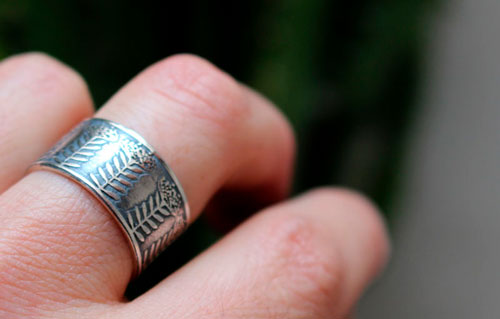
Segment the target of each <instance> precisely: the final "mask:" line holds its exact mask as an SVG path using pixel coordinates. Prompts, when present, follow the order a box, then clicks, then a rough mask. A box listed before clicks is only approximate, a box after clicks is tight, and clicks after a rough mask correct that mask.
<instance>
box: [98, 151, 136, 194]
mask: <svg viewBox="0 0 500 319" xmlns="http://www.w3.org/2000/svg"><path fill="white" fill-rule="evenodd" d="M97 173H98V174H94V173H91V174H90V178H91V179H92V182H93V183H94V184H95V186H96V187H97V188H98V189H99V190H100V191H101V192H103V193H104V194H106V195H108V196H109V197H111V198H112V199H114V200H118V199H119V198H120V196H119V194H125V193H126V192H127V191H126V189H127V188H128V187H130V186H131V185H132V181H134V180H137V179H138V175H140V174H142V173H144V169H143V168H142V167H141V166H140V163H139V162H138V161H137V160H136V159H134V157H133V156H130V154H127V153H126V152H125V151H124V150H120V151H119V153H118V154H117V155H115V156H114V157H113V158H112V159H111V160H110V161H109V162H107V163H106V164H104V166H103V167H99V168H97ZM117 193H119V194H117Z"/></svg>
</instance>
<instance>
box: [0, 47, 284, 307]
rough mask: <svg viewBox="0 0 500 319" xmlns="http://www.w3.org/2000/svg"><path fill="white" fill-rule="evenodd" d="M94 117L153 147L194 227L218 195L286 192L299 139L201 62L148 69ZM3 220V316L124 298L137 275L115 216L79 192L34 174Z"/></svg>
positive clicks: (2, 211) (9, 200) (8, 199)
mask: <svg viewBox="0 0 500 319" xmlns="http://www.w3.org/2000/svg"><path fill="white" fill-rule="evenodd" d="M98 116H99V117H102V118H107V119H110V120H113V121H116V122H119V123H121V124H123V125H125V126H127V127H129V128H131V129H134V130H136V131H137V132H139V133H140V134H141V135H143V136H144V137H145V138H146V140H148V141H149V142H150V143H151V144H152V145H153V146H154V147H155V148H156V150H157V151H158V153H159V154H160V156H161V157H162V158H163V159H164V160H166V162H167V163H169V165H170V166H171V167H172V169H173V170H174V172H175V173H176V175H177V177H178V178H179V180H180V182H181V184H182V185H183V187H184V189H185V191H186V194H187V197H188V199H189V202H190V205H191V208H192V218H196V216H197V215H199V213H200V211H201V209H202V208H203V207H204V206H205V204H206V203H207V201H208V200H209V199H210V198H211V197H212V195H213V194H214V193H215V192H216V191H217V190H219V189H220V188H221V187H230V188H237V189H245V190H248V191H249V193H252V194H256V196H266V197H271V198H274V199H278V198H280V197H282V196H283V195H284V194H285V192H286V189H287V187H288V181H289V174H290V167H291V162H292V152H293V138H292V135H291V132H290V129H289V127H288V124H287V123H286V121H285V120H284V119H283V117H282V116H281V115H280V113H279V112H278V111H277V110H276V109H275V108H274V107H272V106H271V105H270V104H269V103H268V102H267V101H265V100H264V99H263V98H261V97H259V96H258V95H257V94H255V93H253V92H251V91H250V90H248V89H245V88H243V87H242V86H241V85H239V84H238V83H237V82H235V81H234V80H232V79H231V78H230V77H229V76H227V75H226V74H224V73H222V72H221V71H219V70H217V69H216V68H214V67H213V66H212V65H210V64H209V63H207V62H205V61H204V60H202V59H199V58H196V57H192V56H176V57H172V58H169V59H166V60H165V61H163V62H160V63H158V64H156V65H154V66H152V67H151V68H149V69H148V70H146V71H145V72H143V73H142V74H141V75H139V76H138V77H137V78H135V79H134V80H133V81H131V82H130V83H129V84H128V85H127V86H126V87H125V88H123V89H122V90H121V91H120V92H119V93H118V94H117V95H116V96H115V97H113V98H112V99H111V100H110V101H109V102H108V103H107V104H106V105H105V106H104V107H103V109H102V110H101V111H100V112H99V113H98ZM40 185H43V187H40ZM255 190H259V191H255ZM0 218H2V219H3V223H2V226H1V228H0V231H1V232H2V236H1V237H2V238H1V240H0V284H3V287H6V288H5V289H3V291H1V292H0V294H1V296H0V312H1V311H2V310H3V311H11V312H12V311H16V310H15V309H26V308H28V309H34V310H33V311H38V310H39V309H42V308H43V309H49V308H51V307H54V308H57V307H60V305H61V303H62V304H64V303H65V302H67V301H68V302H69V301H71V302H72V303H78V301H79V300H80V301H89V300H90V301H99V302H112V301H118V300H120V299H121V298H122V296H123V292H124V290H125V287H126V285H127V283H128V281H129V279H130V275H131V273H132V267H133V260H132V255H131V252H130V250H129V247H128V246H127V243H126V241H125V238H124V237H123V235H122V234H121V232H120V229H119V226H118V225H117V224H116V223H115V222H114V220H113V219H112V217H111V216H110V214H108V213H107V212H106V211H105V210H104V208H103V207H102V206H101V205H100V204H99V203H98V202H97V201H96V200H95V199H94V198H92V197H91V196H90V195H89V194H88V193H87V192H85V191H84V190H83V189H82V188H80V187H79V186H78V185H76V184H75V183H73V182H71V181H69V180H67V179H65V178H63V177H60V176H58V175H55V174H53V173H50V172H34V173H31V174H29V175H28V176H26V177H25V178H24V179H23V180H22V181H21V182H20V183H18V184H16V185H15V186H13V187H11V188H10V189H9V190H8V191H7V192H5V193H4V194H3V195H2V196H1V197H0ZM20 292H22V294H20ZM19 296H22V297H21V298H20V297H19ZM41 305H44V306H43V307H41Z"/></svg>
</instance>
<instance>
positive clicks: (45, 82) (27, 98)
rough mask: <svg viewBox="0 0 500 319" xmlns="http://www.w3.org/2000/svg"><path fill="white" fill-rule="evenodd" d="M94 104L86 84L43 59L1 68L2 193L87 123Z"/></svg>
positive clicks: (9, 62)
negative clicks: (60, 140)
mask: <svg viewBox="0 0 500 319" xmlns="http://www.w3.org/2000/svg"><path fill="white" fill-rule="evenodd" d="M92 109H93V108H92V102H91V99H90V95H89V93H88V90H87V87H86V85H85V82H84V81H83V79H82V78H81V77H80V76H79V75H78V74H77V73H76V72H74V71H72V70H71V69H70V68H68V67H67V66H65V65H63V64H61V63H59V62H57V61H56V60H54V59H52V58H50V57H48V56H46V55H44V54H40V53H29V54H22V55H17V56H13V57H11V58H8V59H6V60H3V61H2V62H1V63H0V167H2V169H1V170H0V193H2V192H3V191H4V190H5V189H6V188H7V187H9V186H10V185H12V184H13V183H15V182H16V181H17V180H19V179H20V178H21V177H22V176H23V174H24V173H25V171H26V168H27V167H28V165H29V164H30V163H32V162H33V161H34V160H35V159H36V158H38V157H39V156H40V155H42V154H43V153H44V152H45V151H46V150H47V149H48V148H49V147H50V146H51V145H52V144H54V143H55V141H56V140H57V139H58V138H60V137H61V136H62V135H63V134H64V133H65V132H67V131H68V130H69V129H70V128H71V127H73V126H74V125H75V124H76V123H78V122H80V121H81V120H82V119H83V118H84V117H89V116H90V115H91V114H92V112H93V111H92Z"/></svg>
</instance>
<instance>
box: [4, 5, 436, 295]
mask: <svg viewBox="0 0 500 319" xmlns="http://www.w3.org/2000/svg"><path fill="white" fill-rule="evenodd" d="M435 2H436V1H435V0H394V1H390V0H386V1H382V0H378V1H377V0H360V1H355V2H354V1H348V0H309V1H305V0H288V1H283V0H281V1H280V0H275V1H264V0H256V1H248V2H246V1H229V0H226V1H200V0H198V1H142V2H140V1H117V0H108V1H97V0H85V1H83V0H76V1H55V0H46V1H36V0H2V1H1V2H0V57H2V58H3V57H5V56H8V55H11V54H15V53H19V52H23V51H33V50H36V51H43V52H47V53H48V54H50V55H52V56H55V57H56V58H58V59H60V60H62V61H63V62H65V63H67V64H68V65H70V66H71V67H73V68H75V69H76V70H77V71H79V72H80V73H81V74H82V75H83V77H84V78H85V79H86V80H87V82H88V84H89V87H90V90H91V92H92V95H93V97H94V100H95V103H96V105H101V104H102V103H104V102H105V101H106V99H108V98H109V97H110V96H111V95H112V94H113V93H114V92H115V91H116V90H117V89H119V88H120V87H121V86H122V85H123V84H124V83H125V82H127V81H128V80H129V79H131V78H132V77H133V76H134V75H135V74H137V73H138V72H140V71H141V70H142V69H143V68H145V67H147V66H148V65H150V64H151V63H153V62H155V61H158V60H160V59H162V58H164V57H166V56H169V55H171V54H175V53H180V52H191V53H195V54H197V55H200V56H202V57H204V58H206V59H208V60H210V61H212V62H213V63H215V64H216V65H217V66H219V67H220V68H222V69H224V70H225V71H227V72H228V73H230V74H231V75H233V76H234V77H236V78H237V79H238V80H240V81H242V82H244V83H247V84H248V85H250V86H252V87H254V88H256V89H257V90H259V91H261V92H263V93H264V94H265V95H267V96H268V97H269V98H270V99H271V100H272V101H274V102H275V103H276V104H277V105H278V106H279V107H280V108H281V109H282V110H283V112H284V113H285V114H286V115H287V116H288V118H289V119H290V121H291V122H292V124H293V125H294V127H295V130H296V132H297V138H298V144H299V148H298V151H299V154H298V164H297V170H296V180H295V185H294V190H295V192H301V191H303V190H306V189H309V188H311V187H314V186H317V185H325V184H334V185H337V184H341V185H345V186H349V187H353V188H356V189H359V190H361V191H363V192H365V193H367V194H368V195H369V196H371V197H372V198H373V199H374V200H375V201H376V202H377V203H378V204H379V205H380V206H381V207H382V209H383V211H384V212H385V214H386V215H387V217H388V219H389V220H391V219H392V218H394V214H393V213H392V212H391V209H390V207H391V205H390V204H391V200H392V199H393V198H394V196H396V195H397V189H398V187H397V185H398V179H399V177H400V171H399V164H400V162H401V160H402V157H403V156H404V154H405V137H406V133H407V131H408V128H409V127H410V126H411V124H412V118H413V117H414V115H415V114H416V113H417V112H418V110H416V108H415V98H416V97H417V94H418V89H419V86H418V83H419V70H420V62H421V57H422V53H423V49H424V48H425V40H426V31H427V28H426V24H427V21H428V18H429V16H430V14H431V13H432V11H433V10H435ZM189 233H190V234H191V235H190V236H189V235H188V236H184V238H183V239H181V240H180V241H179V242H178V243H176V244H174V245H173V246H172V247H171V248H169V252H168V253H167V254H164V255H163V256H162V258H160V259H159V260H158V262H155V263H154V264H153V265H152V266H151V269H150V270H148V271H147V273H145V274H144V278H145V279H144V280H141V284H140V285H139V284H138V283H134V284H132V286H131V288H130V291H129V296H130V297H133V296H135V295H137V294H138V293H140V292H141V291H143V290H144V289H147V287H149V286H150V285H152V284H154V283H155V282H156V281H157V280H158V279H159V278H162V277H164V276H165V275H167V274H168V273H169V272H171V271H172V270H173V269H175V268H177V267H178V266H179V265H181V264H182V263H184V262H185V261H186V260H188V259H189V258H191V257H192V256H193V255H194V254H195V253H196V252H199V251H200V250H202V249H203V248H204V247H206V246H207V245H209V244H210V243H211V242H212V241H213V240H215V239H216V238H217V234H215V233H213V232H212V231H211V230H210V229H209V228H208V227H207V226H206V225H205V224H204V223H203V221H200V222H197V223H196V224H195V225H194V227H192V228H191V229H190V230H189ZM186 237H187V238H188V239H186Z"/></svg>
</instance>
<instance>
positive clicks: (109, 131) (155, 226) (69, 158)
mask: <svg viewBox="0 0 500 319" xmlns="http://www.w3.org/2000/svg"><path fill="white" fill-rule="evenodd" d="M31 169H49V170H51V171H54V172H57V173H60V174H63V175H65V176H67V177H69V178H70V179H72V180H74V181H76V182H78V183H79V184H80V185H82V186H83V187H84V188H85V189H87V190H88V191H90V193H92V194H93V195H94V196H95V197H96V198H97V199H98V200H99V201H100V202H101V203H102V204H104V206H105V207H106V208H107V209H108V210H109V211H110V212H111V213H112V215H113V216H114V217H115V219H116V220H117V221H118V223H119V224H120V226H121V229H122V230H123V232H124V234H125V235H126V238H127V239H128V242H129V244H130V247H131V248H132V251H133V253H134V256H135V259H136V273H135V274H134V276H136V275H138V274H139V273H141V272H142V270H143V269H144V268H145V267H146V266H147V265H148V264H149V263H151V262H152V261H153V260H154V259H155V258H156V257H157V256H158V255H159V254H160V253H161V252H162V251H163V250H164V249H165V248H166V247H167V246H168V245H169V244H170V243H171V242H172V241H173V240H174V239H175V238H177V237H178V236H179V235H180V234H181V233H182V232H183V231H184V230H185V228H186V227H187V224H188V220H189V207H188V204H187V200H186V195H185V194H184V191H183V190H182V187H181V185H180V183H179V181H178V180H177V178H176V177H175V175H174V174H173V172H172V171H171V170H170V168H169V167H168V166H167V164H166V163H165V162H163V161H162V160H161V159H160V158H159V157H158V156H157V155H156V153H155V151H154V150H153V148H152V147H151V146H150V145H149V144H148V143H147V142H146V141H145V140H144V139H143V138H142V137H141V136H140V135H139V134H137V133H136V132H134V131H132V130H130V129H128V128H125V127H123V126H122V125H120V124H117V123H114V122H112V121H108V120H103V119H97V118H93V119H89V120H86V121H84V122H82V123H80V124H79V125H78V126H77V127H76V128H74V129H73V130H72V131H71V132H69V133H68V134H67V135H66V136H64V137H63V138H62V139H61V140H60V141H59V142H58V143H57V144H56V145H55V146H54V147H53V148H52V149H51V150H49V151H48V152H47V153H46V154H45V155H44V156H42V157H41V158H40V159H39V160H38V161H36V162H35V163H34V164H33V165H32V166H31Z"/></svg>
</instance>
